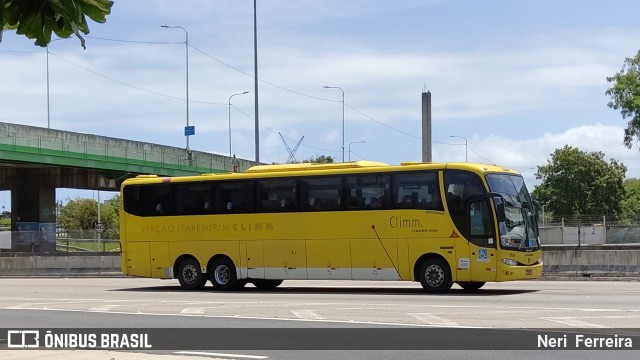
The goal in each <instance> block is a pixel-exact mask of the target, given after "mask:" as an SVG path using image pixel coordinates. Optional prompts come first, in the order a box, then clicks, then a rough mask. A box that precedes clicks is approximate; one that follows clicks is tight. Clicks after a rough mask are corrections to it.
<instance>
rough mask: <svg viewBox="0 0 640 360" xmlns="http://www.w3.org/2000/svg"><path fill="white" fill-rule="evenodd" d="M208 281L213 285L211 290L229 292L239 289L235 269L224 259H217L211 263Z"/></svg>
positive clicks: (231, 263)
mask: <svg viewBox="0 0 640 360" xmlns="http://www.w3.org/2000/svg"><path fill="white" fill-rule="evenodd" d="M209 280H211V283H212V284H213V290H220V291H229V290H236V289H237V288H239V286H238V285H239V283H238V276H237V275H236V267H235V265H233V262H232V261H231V260H229V259H226V258H218V259H216V260H214V261H213V262H212V263H211V266H210V267H209Z"/></svg>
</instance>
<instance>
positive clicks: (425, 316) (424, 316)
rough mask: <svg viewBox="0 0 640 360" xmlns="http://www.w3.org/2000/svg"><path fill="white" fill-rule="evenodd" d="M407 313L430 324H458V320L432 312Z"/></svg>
mask: <svg viewBox="0 0 640 360" xmlns="http://www.w3.org/2000/svg"><path fill="white" fill-rule="evenodd" d="M407 315H409V316H413V317H414V318H416V319H418V320H420V321H422V322H424V323H427V324H429V325H443V326H458V323H456V322H453V321H449V320H447V319H445V318H442V317H439V316H435V315H433V314H431V313H408V314H407Z"/></svg>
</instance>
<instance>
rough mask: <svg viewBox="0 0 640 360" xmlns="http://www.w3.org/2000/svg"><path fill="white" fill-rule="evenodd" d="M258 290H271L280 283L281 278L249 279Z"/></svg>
mask: <svg viewBox="0 0 640 360" xmlns="http://www.w3.org/2000/svg"><path fill="white" fill-rule="evenodd" d="M251 282H252V283H253V286H255V287H256V289H258V290H273V289H275V288H277V287H278V286H280V284H282V280H270V279H255V280H251Z"/></svg>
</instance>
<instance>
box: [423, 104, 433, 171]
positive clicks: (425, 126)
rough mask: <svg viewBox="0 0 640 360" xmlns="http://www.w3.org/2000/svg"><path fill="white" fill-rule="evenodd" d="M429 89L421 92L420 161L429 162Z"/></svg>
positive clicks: (430, 159)
mask: <svg viewBox="0 0 640 360" xmlns="http://www.w3.org/2000/svg"><path fill="white" fill-rule="evenodd" d="M431 161H432V158H431V91H427V92H423V93H422V162H431Z"/></svg>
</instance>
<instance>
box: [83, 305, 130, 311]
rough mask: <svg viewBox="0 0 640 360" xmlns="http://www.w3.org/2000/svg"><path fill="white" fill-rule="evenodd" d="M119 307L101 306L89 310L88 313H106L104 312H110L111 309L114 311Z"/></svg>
mask: <svg viewBox="0 0 640 360" xmlns="http://www.w3.org/2000/svg"><path fill="white" fill-rule="evenodd" d="M119 306H122V305H101V306H96V307H92V308H90V309H89V311H98V312H106V311H111V310H112V309H115V308H117V307H119Z"/></svg>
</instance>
